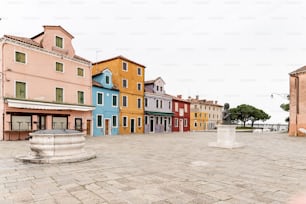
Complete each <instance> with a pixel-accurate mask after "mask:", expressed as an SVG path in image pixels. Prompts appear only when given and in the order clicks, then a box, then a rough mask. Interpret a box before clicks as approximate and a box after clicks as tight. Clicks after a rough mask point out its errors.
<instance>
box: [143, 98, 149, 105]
mask: <svg viewBox="0 0 306 204" xmlns="http://www.w3.org/2000/svg"><path fill="white" fill-rule="evenodd" d="M144 102H145V107H148V98H145V101H144Z"/></svg>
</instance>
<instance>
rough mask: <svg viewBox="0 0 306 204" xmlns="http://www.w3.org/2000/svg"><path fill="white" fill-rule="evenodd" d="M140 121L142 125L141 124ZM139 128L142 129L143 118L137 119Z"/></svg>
mask: <svg viewBox="0 0 306 204" xmlns="http://www.w3.org/2000/svg"><path fill="white" fill-rule="evenodd" d="M139 121H140V124H139ZM137 127H142V117H137Z"/></svg>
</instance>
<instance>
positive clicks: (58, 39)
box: [55, 36, 63, 48]
mask: <svg viewBox="0 0 306 204" xmlns="http://www.w3.org/2000/svg"><path fill="white" fill-rule="evenodd" d="M55 46H56V47H59V48H63V38H61V37H58V36H56V37H55Z"/></svg>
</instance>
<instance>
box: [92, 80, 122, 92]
mask: <svg viewBox="0 0 306 204" xmlns="http://www.w3.org/2000/svg"><path fill="white" fill-rule="evenodd" d="M92 85H93V86H96V87H100V88H105V89H109V88H106V87H104V86H103V85H102V84H101V83H99V82H97V81H96V80H92ZM111 89H112V90H116V91H119V89H118V88H117V87H116V86H115V85H113V87H112V88H111Z"/></svg>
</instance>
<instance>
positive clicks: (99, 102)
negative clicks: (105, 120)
mask: <svg viewBox="0 0 306 204" xmlns="http://www.w3.org/2000/svg"><path fill="white" fill-rule="evenodd" d="M98 104H99V105H102V104H103V94H102V93H98Z"/></svg>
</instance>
